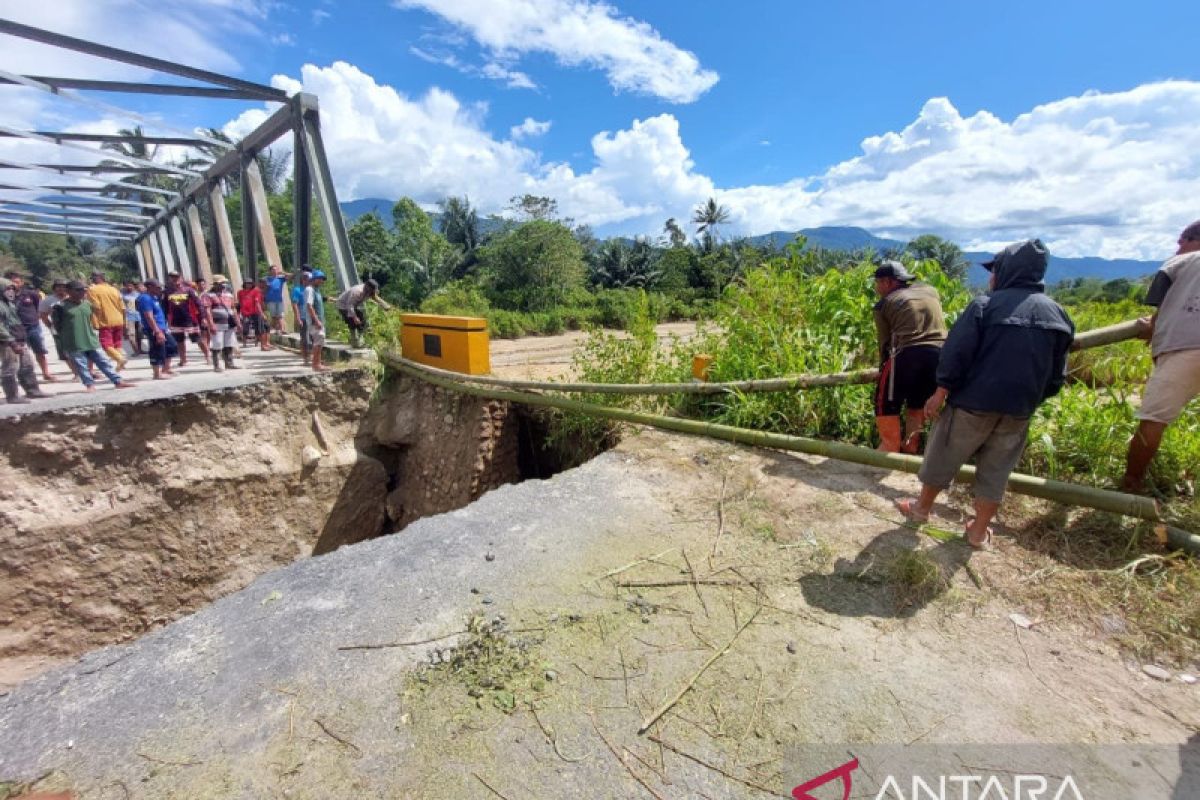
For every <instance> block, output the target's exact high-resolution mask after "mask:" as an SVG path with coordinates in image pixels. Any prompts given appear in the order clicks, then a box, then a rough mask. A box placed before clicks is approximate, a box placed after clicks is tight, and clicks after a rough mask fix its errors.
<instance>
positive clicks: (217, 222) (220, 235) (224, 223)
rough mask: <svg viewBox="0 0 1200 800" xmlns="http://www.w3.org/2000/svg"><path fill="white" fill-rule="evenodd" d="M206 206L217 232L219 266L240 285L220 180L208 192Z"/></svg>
mask: <svg viewBox="0 0 1200 800" xmlns="http://www.w3.org/2000/svg"><path fill="white" fill-rule="evenodd" d="M208 208H209V211H210V212H211V213H212V215H213V228H214V229H215V230H216V232H217V245H218V250H219V251H220V253H221V266H222V268H223V270H224V272H225V275H226V276H228V277H229V280H231V281H233V282H234V285H235V286H241V285H242V268H241V265H240V264H238V253H237V248H236V247H234V246H233V229H232V228H230V227H229V210H228V209H227V208H225V195H223V194H222V193H221V184H220V182H219V181H218V182H216V183H213V184H212V186H210V187H209V192H208Z"/></svg>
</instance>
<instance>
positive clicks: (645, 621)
mask: <svg viewBox="0 0 1200 800" xmlns="http://www.w3.org/2000/svg"><path fill="white" fill-rule="evenodd" d="M649 623H650V617H648V616H646V615H645V614H642V624H644V625H646V624H649Z"/></svg>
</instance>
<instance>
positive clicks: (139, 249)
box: [133, 239, 149, 281]
mask: <svg viewBox="0 0 1200 800" xmlns="http://www.w3.org/2000/svg"><path fill="white" fill-rule="evenodd" d="M145 246H146V241H145V240H144V239H143V240H141V241H137V242H134V243H133V257H134V258H136V259H137V265H138V278H139V279H141V280H143V281H144V280H146V278H147V277H149V276H148V273H147V272H146V251H145Z"/></svg>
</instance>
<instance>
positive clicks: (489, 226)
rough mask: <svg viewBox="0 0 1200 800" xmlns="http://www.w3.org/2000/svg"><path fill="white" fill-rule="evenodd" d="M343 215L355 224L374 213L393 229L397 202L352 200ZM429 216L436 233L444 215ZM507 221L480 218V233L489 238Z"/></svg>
mask: <svg viewBox="0 0 1200 800" xmlns="http://www.w3.org/2000/svg"><path fill="white" fill-rule="evenodd" d="M340 205H341V207H342V214H344V215H345V217H346V221H347V222H353V221H354V220H356V219H358V218H359V217H361V216H363V215H365V214H370V213H372V212H374V213H376V214H378V215H379V217H380V219H382V220H383V224H384V225H386V226H387V227H388V228H391V227H392V207H393V206H394V205H396V201H395V200H385V199H383V198H382V197H364V198H363V199H361V200H351V201H349V202H346V203H341V204H340ZM425 213H427V214H429V221H430V222H432V223H433V229H434V230H435V231H441V229H442V215H441V214H438V213H436V212H430V211H427V212H425ZM505 222H506V220H505V219H504V218H503V217H497V216H488V217H480V218H479V233H480V234H481V235H483V236H487V235H488V234H489V233H494V232H496V231H498V230H500V229H501V228H502V227H503V226H504V223H505Z"/></svg>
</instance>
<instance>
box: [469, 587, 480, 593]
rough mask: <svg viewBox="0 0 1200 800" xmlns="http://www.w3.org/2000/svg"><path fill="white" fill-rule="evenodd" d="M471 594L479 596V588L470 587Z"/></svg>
mask: <svg viewBox="0 0 1200 800" xmlns="http://www.w3.org/2000/svg"><path fill="white" fill-rule="evenodd" d="M471 594H479V587H478V586H472V587H471Z"/></svg>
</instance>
